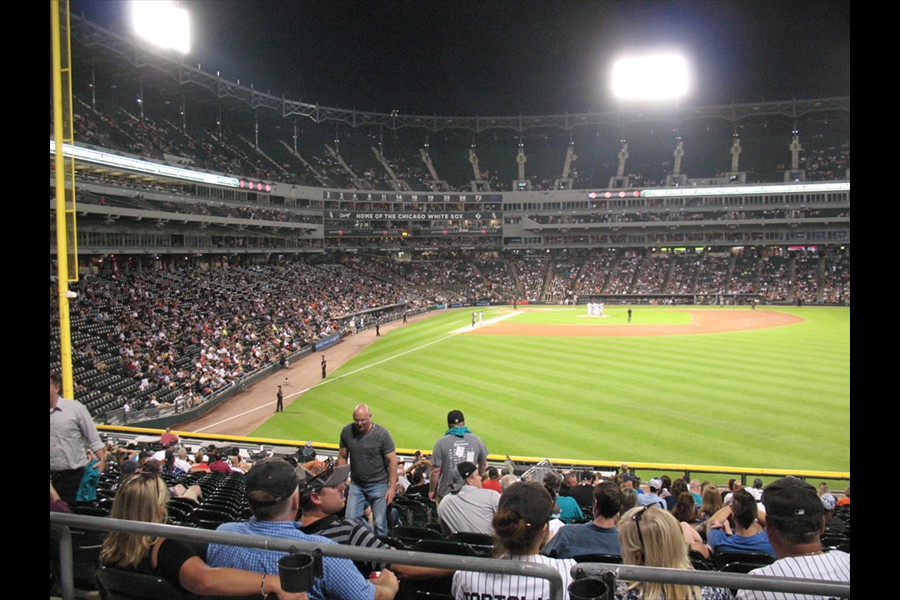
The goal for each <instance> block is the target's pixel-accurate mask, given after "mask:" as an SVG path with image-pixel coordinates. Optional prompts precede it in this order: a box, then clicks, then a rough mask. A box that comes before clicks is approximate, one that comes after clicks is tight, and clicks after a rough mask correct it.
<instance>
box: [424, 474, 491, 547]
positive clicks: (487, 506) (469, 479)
mask: <svg viewBox="0 0 900 600" xmlns="http://www.w3.org/2000/svg"><path fill="white" fill-rule="evenodd" d="M456 470H457V472H458V474H459V479H458V480H457V481H456V482H454V483H453V485H451V486H450V488H449V490H448V491H449V492H450V493H449V494H447V495H446V496H444V498H443V499H442V500H441V503H440V504H438V507H437V511H438V516H439V517H440V520H441V527H442V528H443V530H444V533H445V534H446V535H451V534H454V533H457V532H460V531H462V532H467V533H484V534H487V535H493V534H494V527H493V525H492V524H491V522H492V520H493V518H494V514H495V513H496V512H497V506H498V503H499V501H500V496H499V495H498V494H497V493H496V492H494V491H493V490H486V489H484V488H483V487H482V485H481V474H480V473H478V466H477V465H476V464H475V463H471V462H461V463H459V464H458V465H456Z"/></svg>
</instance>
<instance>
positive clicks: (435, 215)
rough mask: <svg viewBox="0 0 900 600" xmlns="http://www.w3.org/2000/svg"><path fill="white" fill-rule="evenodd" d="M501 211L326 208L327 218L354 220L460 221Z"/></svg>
mask: <svg viewBox="0 0 900 600" xmlns="http://www.w3.org/2000/svg"><path fill="white" fill-rule="evenodd" d="M501 214H502V213H501V212H500V211H484V212H476V211H468V212H372V211H338V210H326V211H325V218H326V219H327V220H338V221H345V220H353V221H382V220H394V221H459V220H470V219H476V220H481V219H491V220H497V219H499V218H500V216H501Z"/></svg>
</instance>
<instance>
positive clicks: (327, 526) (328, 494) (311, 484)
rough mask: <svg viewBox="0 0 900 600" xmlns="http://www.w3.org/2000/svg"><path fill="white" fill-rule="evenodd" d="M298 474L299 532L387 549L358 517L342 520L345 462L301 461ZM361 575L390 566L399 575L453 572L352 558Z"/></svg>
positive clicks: (415, 575)
mask: <svg viewBox="0 0 900 600" xmlns="http://www.w3.org/2000/svg"><path fill="white" fill-rule="evenodd" d="M297 472H298V473H299V474H300V510H301V511H302V512H303V515H302V516H301V517H300V524H301V525H302V526H303V531H305V532H306V533H309V534H313V535H322V536H325V537H327V538H328V539H330V540H334V541H335V542H337V543H338V544H344V545H347V546H359V547H362V548H377V549H381V550H390V549H391V547H390V546H389V545H388V544H386V543H384V542H382V541H381V540H379V539H378V538H377V537H375V534H374V533H373V532H372V530H371V529H369V527H368V526H367V525H366V524H365V523H363V522H362V521H360V520H354V519H345V518H344V517H342V516H341V514H340V513H341V511H342V510H343V509H344V505H345V504H346V500H345V499H344V488H345V484H346V482H347V477H348V475H349V474H350V466H349V465H341V466H338V467H335V466H334V464H332V463H330V462H328V463H326V462H322V461H319V460H314V461H310V462H307V463H304V464H303V465H302V466H300V468H299V469H298V470H297ZM354 564H355V565H356V568H357V569H359V571H360V573H362V575H363V577H369V575H370V574H371V573H372V571H384V570H385V569H392V570H393V571H394V572H395V573H397V575H399V576H400V577H442V576H446V575H452V574H453V571H445V570H443V569H431V568H427V567H413V566H407V565H392V564H386V563H382V562H374V561H354Z"/></svg>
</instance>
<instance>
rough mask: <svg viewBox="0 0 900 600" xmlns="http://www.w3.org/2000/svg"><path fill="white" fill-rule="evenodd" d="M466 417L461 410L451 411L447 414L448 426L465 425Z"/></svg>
mask: <svg viewBox="0 0 900 600" xmlns="http://www.w3.org/2000/svg"><path fill="white" fill-rule="evenodd" d="M465 422H466V417H465V416H464V415H463V414H462V411H461V410H451V411H450V412H449V413H447V425H459V424H460V423H465Z"/></svg>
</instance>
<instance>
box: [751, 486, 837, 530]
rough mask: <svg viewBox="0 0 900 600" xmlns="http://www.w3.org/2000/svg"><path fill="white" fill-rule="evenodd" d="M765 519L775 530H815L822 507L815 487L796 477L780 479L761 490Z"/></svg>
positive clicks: (823, 511)
mask: <svg viewBox="0 0 900 600" xmlns="http://www.w3.org/2000/svg"><path fill="white" fill-rule="evenodd" d="M762 503H763V506H765V507H766V520H769V521H771V522H772V524H773V525H774V526H775V528H776V529H781V530H784V531H792V532H795V533H809V532H811V531H818V530H819V529H820V528H821V527H822V518H823V517H824V516H825V507H824V506H822V501H821V500H820V499H819V495H818V493H817V492H816V488H814V487H813V486H811V485H810V484H808V483H806V482H805V481H803V480H802V479H799V478H797V477H782V478H781V479H778V480H776V481H773V482H772V483H770V484H769V485H767V486H766V487H765V489H763V494H762Z"/></svg>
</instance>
